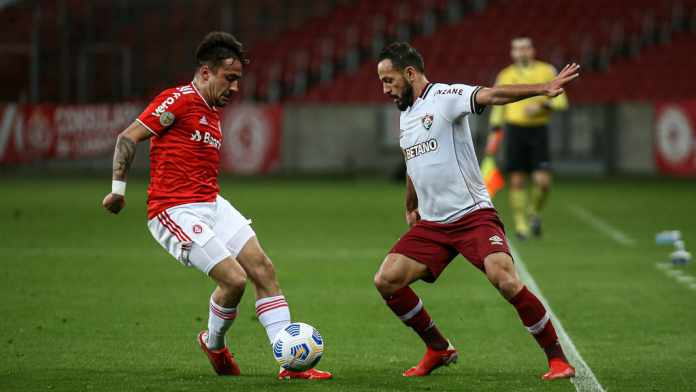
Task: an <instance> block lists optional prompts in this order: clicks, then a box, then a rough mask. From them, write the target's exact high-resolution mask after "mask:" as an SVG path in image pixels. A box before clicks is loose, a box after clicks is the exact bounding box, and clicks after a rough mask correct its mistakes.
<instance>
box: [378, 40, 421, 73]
mask: <svg viewBox="0 0 696 392" xmlns="http://www.w3.org/2000/svg"><path fill="white" fill-rule="evenodd" d="M387 59H389V60H391V62H392V65H393V66H394V68H395V69H397V70H399V71H403V70H404V69H405V68H406V67H413V68H415V69H416V71H418V72H421V73H423V72H425V64H424V63H423V57H422V56H421V55H420V53H418V51H417V50H416V48H414V47H413V46H411V45H409V44H408V43H407V42H392V43H391V44H389V45H387V46H386V47H384V49H382V51H381V52H380V53H379V61H382V60H387Z"/></svg>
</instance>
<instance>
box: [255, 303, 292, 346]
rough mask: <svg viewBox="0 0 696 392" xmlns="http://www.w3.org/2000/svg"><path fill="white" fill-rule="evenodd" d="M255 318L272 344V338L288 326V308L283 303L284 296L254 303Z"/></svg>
mask: <svg viewBox="0 0 696 392" xmlns="http://www.w3.org/2000/svg"><path fill="white" fill-rule="evenodd" d="M256 317H257V318H258V319H259V322H260V323H261V325H263V327H264V328H266V334H267V335H268V340H269V341H270V342H271V343H273V338H274V337H275V335H276V334H277V333H278V331H280V330H281V329H283V328H285V327H286V326H288V324H290V308H289V307H288V303H287V302H286V301H285V296H282V295H277V296H275V297H266V298H261V299H259V300H258V301H256Z"/></svg>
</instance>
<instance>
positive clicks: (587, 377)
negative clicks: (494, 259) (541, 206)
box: [509, 243, 604, 392]
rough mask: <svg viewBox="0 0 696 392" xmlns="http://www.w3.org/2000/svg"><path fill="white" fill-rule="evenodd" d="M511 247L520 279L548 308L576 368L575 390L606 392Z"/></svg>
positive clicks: (562, 342)
mask: <svg viewBox="0 0 696 392" xmlns="http://www.w3.org/2000/svg"><path fill="white" fill-rule="evenodd" d="M509 246H510V252H512V257H514V259H515V265H516V266H517V272H518V273H519V274H520V278H521V279H522V280H523V281H524V282H525V284H526V285H527V286H528V287H529V288H530V289H532V291H533V292H534V293H535V294H536V295H537V296H538V297H539V299H540V300H541V301H542V302H543V303H544V305H545V306H546V311H547V312H549V315H550V316H551V320H552V321H553V325H554V327H556V332H557V333H558V338H559V340H560V342H561V345H562V346H563V348H564V351H565V352H566V354H567V355H568V357H569V359H570V362H571V364H572V365H573V366H575V371H576V376H575V377H574V378H573V379H572V380H571V382H572V383H573V385H574V386H575V390H576V391H578V392H604V388H603V387H602V384H600V383H599V381H598V380H597V377H595V375H594V373H593V372H592V369H590V367H589V366H588V365H587V363H586V362H585V360H584V359H583V358H582V355H580V352H579V351H578V349H577V348H576V347H575V344H573V341H572V340H571V339H570V336H569V335H568V333H567V332H566V331H565V328H563V324H561V320H559V319H558V317H556V315H555V314H554V313H553V310H552V309H551V305H549V301H547V300H546V298H544V295H543V294H542V293H541V289H540V288H539V286H538V285H537V283H536V281H534V278H533V277H532V275H531V274H530V273H529V271H527V267H526V266H525V264H524V261H523V260H522V257H521V256H520V254H519V253H518V252H517V250H516V249H515V247H514V246H513V245H512V243H509Z"/></svg>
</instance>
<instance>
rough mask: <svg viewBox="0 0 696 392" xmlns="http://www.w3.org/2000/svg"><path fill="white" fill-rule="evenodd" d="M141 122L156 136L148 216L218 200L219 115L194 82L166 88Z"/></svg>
mask: <svg viewBox="0 0 696 392" xmlns="http://www.w3.org/2000/svg"><path fill="white" fill-rule="evenodd" d="M137 121H138V122H140V123H141V124H142V125H144V126H145V127H146V128H147V129H149V130H150V132H152V133H153V134H154V136H153V137H152V138H150V186H149V187H148V188H147V195H148V197H147V217H148V219H152V218H154V217H155V216H156V215H157V214H159V213H160V212H162V211H164V210H166V209H167V208H169V207H173V206H176V205H180V204H187V203H201V202H212V201H215V198H216V196H217V194H218V192H219V191H220V187H219V186H218V182H217V176H218V173H219V171H220V147H221V146H222V130H221V128H220V114H219V112H218V110H217V109H216V108H214V107H210V105H208V103H207V102H206V101H205V100H204V99H203V97H202V96H201V94H200V92H199V91H198V90H197V89H196V87H195V86H194V85H193V83H190V84H188V85H185V86H181V87H176V88H170V89H168V90H164V91H163V92H162V93H160V94H159V95H158V96H157V97H156V98H155V99H153V100H152V102H150V104H149V105H148V106H147V108H146V109H145V111H144V112H143V113H142V114H141V115H140V116H139V117H138V119H137Z"/></svg>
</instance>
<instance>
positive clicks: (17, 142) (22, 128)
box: [0, 103, 283, 174]
mask: <svg viewBox="0 0 696 392" xmlns="http://www.w3.org/2000/svg"><path fill="white" fill-rule="evenodd" d="M144 106H145V105H143V104H142V103H119V104H103V105H16V104H6V105H0V164H3V165H7V164H13V165H18V164H19V165H21V164H25V163H30V162H35V161H46V160H57V159H61V160H80V159H90V158H105V157H109V156H111V154H113V151H114V144H115V143H116V137H117V135H118V134H119V133H120V132H121V131H122V130H124V129H125V128H126V127H128V125H130V124H131V123H132V122H133V120H134V119H135V118H136V117H137V116H138V115H139V114H140V113H141V111H142V110H143V108H144ZM282 117H283V111H282V107H280V106H256V105H234V106H230V107H227V108H225V110H224V112H223V114H222V124H221V125H222V131H223V134H224V141H223V146H222V151H221V154H222V170H223V171H226V172H231V173H238V174H263V173H268V172H270V171H272V170H273V169H274V168H276V167H277V166H278V164H279V162H280V151H281V142H282Z"/></svg>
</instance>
